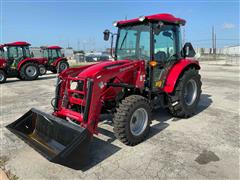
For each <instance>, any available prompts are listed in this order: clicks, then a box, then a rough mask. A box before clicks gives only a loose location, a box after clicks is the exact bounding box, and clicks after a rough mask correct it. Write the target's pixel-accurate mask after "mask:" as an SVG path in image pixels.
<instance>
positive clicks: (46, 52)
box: [43, 49, 48, 58]
mask: <svg viewBox="0 0 240 180" xmlns="http://www.w3.org/2000/svg"><path fill="white" fill-rule="evenodd" d="M43 57H45V58H48V50H47V49H46V50H45V49H44V50H43Z"/></svg>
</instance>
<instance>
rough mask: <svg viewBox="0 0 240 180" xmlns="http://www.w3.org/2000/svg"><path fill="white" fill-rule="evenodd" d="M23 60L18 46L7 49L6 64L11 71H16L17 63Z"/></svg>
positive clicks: (21, 51) (20, 48) (21, 50)
mask: <svg viewBox="0 0 240 180" xmlns="http://www.w3.org/2000/svg"><path fill="white" fill-rule="evenodd" d="M23 59H24V54H23V49H22V47H20V46H9V47H7V64H8V67H10V68H11V69H16V68H17V65H18V63H19V62H20V61H21V60H23Z"/></svg>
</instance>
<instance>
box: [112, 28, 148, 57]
mask: <svg viewBox="0 0 240 180" xmlns="http://www.w3.org/2000/svg"><path fill="white" fill-rule="evenodd" d="M116 58H117V59H118V60H120V59H129V60H147V61H149V60H150V27H149V25H145V24H141V25H133V26H127V27H121V28H119V33H118V41H117V45H116Z"/></svg>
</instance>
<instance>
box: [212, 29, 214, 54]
mask: <svg viewBox="0 0 240 180" xmlns="http://www.w3.org/2000/svg"><path fill="white" fill-rule="evenodd" d="M214 36H215V35H214V26H212V54H214V48H215V46H214V44H215V40H214V39H215V37H214Z"/></svg>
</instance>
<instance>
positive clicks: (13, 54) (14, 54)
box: [8, 47, 18, 59]
mask: <svg viewBox="0 0 240 180" xmlns="http://www.w3.org/2000/svg"><path fill="white" fill-rule="evenodd" d="M8 57H9V58H10V59H14V58H16V57H18V52H17V47H9V48H8Z"/></svg>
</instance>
